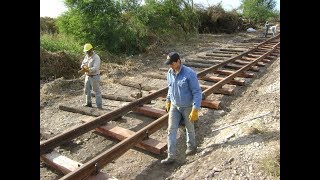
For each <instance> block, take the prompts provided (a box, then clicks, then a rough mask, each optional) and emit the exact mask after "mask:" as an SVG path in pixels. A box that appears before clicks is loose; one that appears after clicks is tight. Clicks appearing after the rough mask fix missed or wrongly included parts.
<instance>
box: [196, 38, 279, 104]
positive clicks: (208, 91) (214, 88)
mask: <svg viewBox="0 0 320 180" xmlns="http://www.w3.org/2000/svg"><path fill="white" fill-rule="evenodd" d="M279 45H280V42H278V43H277V44H276V45H274V46H273V47H272V49H271V50H270V51H268V52H266V53H264V54H263V55H262V56H260V57H259V58H257V59H256V60H254V61H252V62H251V63H249V64H247V65H245V66H243V67H242V68H240V69H238V70H237V71H235V72H234V73H233V74H230V75H229V76H227V77H225V78H224V79H223V80H221V81H219V82H217V83H215V84H214V85H213V86H211V87H209V88H207V89H206V90H204V91H203V92H202V99H206V97H208V96H209V95H210V94H212V93H213V92H214V91H217V90H218V89H220V88H221V87H222V86H223V85H225V84H227V83H228V82H230V81H231V80H232V79H233V78H235V77H236V76H238V75H239V73H242V72H244V71H246V70H248V69H250V68H251V67H252V66H253V65H255V64H256V63H258V62H259V61H260V60H262V59H263V58H265V57H266V56H268V55H269V54H271V53H272V52H273V51H275V49H276V48H277V46H279Z"/></svg>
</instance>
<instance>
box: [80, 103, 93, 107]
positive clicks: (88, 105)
mask: <svg viewBox="0 0 320 180" xmlns="http://www.w3.org/2000/svg"><path fill="white" fill-rule="evenodd" d="M82 106H83V107H92V104H91V103H89V104H83V105H82Z"/></svg>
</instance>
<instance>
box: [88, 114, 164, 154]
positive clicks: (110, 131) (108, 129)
mask: <svg viewBox="0 0 320 180" xmlns="http://www.w3.org/2000/svg"><path fill="white" fill-rule="evenodd" d="M91 120H93V118H92V117H90V118H86V119H83V120H82V121H83V122H89V121H91ZM95 131H97V132H100V133H102V134H103V135H104V136H106V137H111V138H114V139H116V140H119V141H122V140H124V139H126V138H128V137H131V136H133V135H134V134H135V132H134V131H131V130H129V129H125V128H122V127H119V126H112V125H104V126H99V127H97V128H96V129H95ZM135 146H136V147H138V148H141V149H144V150H146V151H149V152H152V153H154V154H161V153H163V152H164V151H165V150H166V149H167V144H166V143H163V142H161V141H158V140H156V139H153V138H148V139H145V140H143V141H141V142H139V143H137V144H136V145H135Z"/></svg>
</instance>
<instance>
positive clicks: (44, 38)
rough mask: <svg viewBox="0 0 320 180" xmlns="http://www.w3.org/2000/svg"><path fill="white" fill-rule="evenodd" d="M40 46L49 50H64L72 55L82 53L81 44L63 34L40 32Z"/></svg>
mask: <svg viewBox="0 0 320 180" xmlns="http://www.w3.org/2000/svg"><path fill="white" fill-rule="evenodd" d="M40 47H42V48H43V49H45V50H47V51H51V52H58V51H65V52H68V53H69V54H72V55H81V54H83V52H82V47H83V45H82V44H80V43H79V42H77V41H76V40H75V39H73V38H72V37H70V36H66V35H63V34H53V35H52V34H41V35H40Z"/></svg>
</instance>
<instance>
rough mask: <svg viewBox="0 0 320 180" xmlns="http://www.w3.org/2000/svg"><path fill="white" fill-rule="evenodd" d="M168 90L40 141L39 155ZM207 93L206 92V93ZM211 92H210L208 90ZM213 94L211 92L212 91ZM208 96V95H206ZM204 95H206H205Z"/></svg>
mask: <svg viewBox="0 0 320 180" xmlns="http://www.w3.org/2000/svg"><path fill="white" fill-rule="evenodd" d="M279 36H280V35H278V36H276V37H273V38H270V39H269V40H267V41H265V42H263V43H260V44H259V45H258V46H256V47H255V48H253V49H251V50H249V51H247V52H244V53H242V54H240V55H238V56H236V57H233V58H231V59H230V60H228V61H225V62H223V63H222V64H219V65H216V66H213V67H210V68H207V69H205V70H203V71H201V72H199V73H198V74H197V75H198V77H199V76H203V75H205V74H206V73H208V72H210V71H213V70H215V69H218V68H219V67H222V66H223V65H225V64H227V63H230V62H231V61H232V60H235V59H237V58H239V57H242V56H245V55H246V54H248V53H250V52H252V51H253V50H255V49H257V48H258V47H259V46H261V45H263V44H266V43H267V42H269V41H272V40H274V39H276V38H278V37H279ZM167 90H168V87H165V88H163V89H160V90H158V91H156V92H154V93H152V94H150V95H148V96H146V97H144V98H140V99H138V100H136V101H133V102H131V103H129V104H128V105H126V106H123V107H121V108H119V109H117V110H114V111H112V112H109V113H107V114H104V115H101V116H99V117H97V118H96V119H94V120H92V121H90V122H87V123H84V124H81V125H79V126H76V127H73V128H71V129H70V130H68V131H66V132H63V133H61V134H59V135H57V136H55V137H52V138H50V139H48V140H45V141H42V142H40V155H41V154H44V153H46V152H48V151H49V150H51V149H53V148H55V147H57V146H59V145H61V144H63V143H65V142H67V141H69V140H72V139H74V138H76V137H78V136H80V135H82V134H84V133H86V132H88V131H90V130H92V129H94V128H96V127H98V126H100V125H101V124H103V123H106V122H108V121H111V120H114V119H116V118H118V117H119V115H123V114H125V113H127V112H129V111H131V110H132V109H133V108H135V107H136V106H139V105H141V104H144V103H147V102H150V101H151V100H153V99H155V98H158V97H160V96H162V95H163V94H165V93H166V91H167ZM206 92H208V90H207V91H206ZM210 92H211V90H210ZM212 92H213V91H212ZM207 94H208V93H207ZM207 94H206V95H207Z"/></svg>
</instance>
